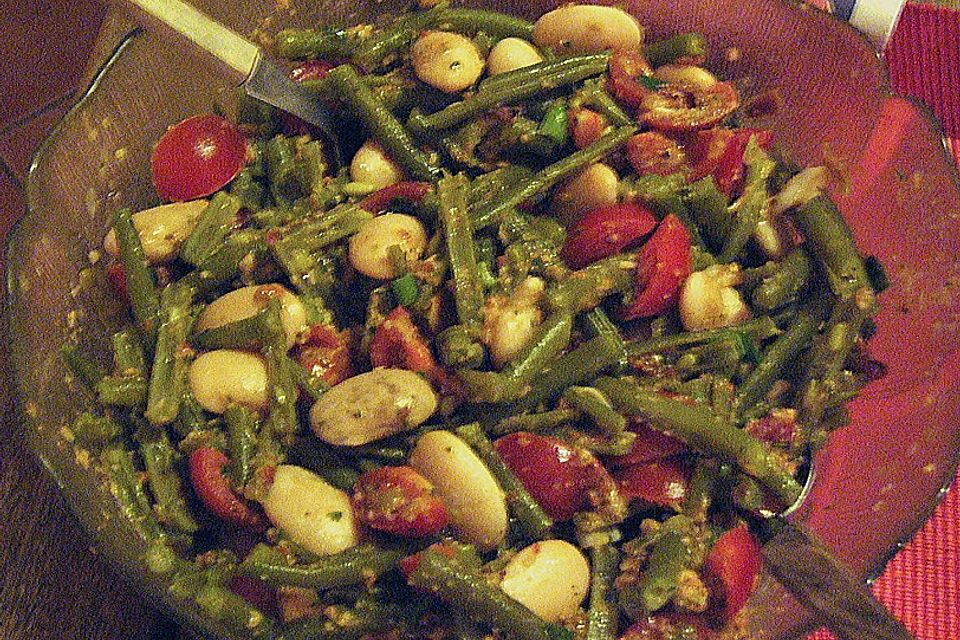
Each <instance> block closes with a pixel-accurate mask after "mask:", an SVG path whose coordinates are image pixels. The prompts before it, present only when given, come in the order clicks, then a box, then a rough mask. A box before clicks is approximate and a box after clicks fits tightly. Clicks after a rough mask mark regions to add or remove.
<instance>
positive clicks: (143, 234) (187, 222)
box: [103, 200, 207, 264]
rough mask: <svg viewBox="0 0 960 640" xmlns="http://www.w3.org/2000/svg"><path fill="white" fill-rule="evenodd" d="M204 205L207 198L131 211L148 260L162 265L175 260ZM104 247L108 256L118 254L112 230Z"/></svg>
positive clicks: (205, 205)
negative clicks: (135, 211)
mask: <svg viewBox="0 0 960 640" xmlns="http://www.w3.org/2000/svg"><path fill="white" fill-rule="evenodd" d="M206 208H207V201H206V200H191V201H189V202H172V203H170V204H162V205H160V206H159V207H153V208H151V209H144V210H143V211H138V212H137V213H135V214H133V226H134V227H135V228H136V230H137V234H138V235H139V236H140V244H142V245H143V253H144V255H145V256H146V258H147V262H149V263H150V264H162V263H164V262H170V261H171V260H173V259H175V258H176V257H177V253H178V252H179V251H180V245H182V244H183V241H184V240H186V239H187V236H189V235H190V232H191V231H193V228H194V227H195V226H197V219H198V218H199V217H200V214H202V213H203V210H204V209H206ZM103 248H104V249H106V251H107V253H109V254H110V255H114V256H117V255H120V247H119V246H117V234H116V232H115V231H114V230H113V229H110V231H108V232H107V235H106V237H105V238H104V239H103Z"/></svg>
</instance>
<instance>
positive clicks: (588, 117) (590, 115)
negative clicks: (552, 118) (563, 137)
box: [567, 107, 610, 149]
mask: <svg viewBox="0 0 960 640" xmlns="http://www.w3.org/2000/svg"><path fill="white" fill-rule="evenodd" d="M567 119H568V121H569V123H570V124H568V125H567V127H568V128H569V129H570V137H571V138H573V144H574V145H575V146H576V147H577V149H583V148H584V147H589V146H590V145H591V144H593V143H594V142H596V141H597V140H599V139H600V138H602V137H603V132H604V131H606V130H607V127H609V126H610V123H609V122H608V121H607V119H606V118H605V117H604V116H602V115H601V114H599V113H597V112H596V111H593V110H592V109H586V108H584V107H577V108H575V109H571V110H570V113H569V114H568V115H567Z"/></svg>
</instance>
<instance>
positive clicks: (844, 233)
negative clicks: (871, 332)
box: [791, 195, 870, 297]
mask: <svg viewBox="0 0 960 640" xmlns="http://www.w3.org/2000/svg"><path fill="white" fill-rule="evenodd" d="M791 215H792V217H793V220H794V221H795V222H796V223H797V227H798V228H799V229H800V233H802V234H803V237H804V240H805V245H806V246H807V247H809V249H810V253H811V254H813V257H814V259H815V260H816V261H817V263H819V264H820V266H821V267H822V268H823V270H824V272H825V273H826V274H827V278H828V280H829V282H830V289H831V290H832V291H833V293H834V295H836V296H838V297H844V296H849V295H851V294H853V293H854V292H856V291H857V290H859V289H862V288H864V287H870V278H869V277H868V276H867V270H866V267H864V265H863V260H862V259H861V257H860V253H859V252H858V251H857V246H856V245H855V244H854V241H853V234H852V233H850V228H849V227H848V226H847V223H846V221H845V220H844V219H843V216H842V215H841V213H840V211H839V209H837V205H836V204H834V202H833V200H831V199H830V197H829V196H827V195H820V196H817V197H816V198H813V199H812V200H810V201H809V202H807V203H806V204H804V205H802V206H800V207H797V208H796V209H794V210H793V211H792V212H791Z"/></svg>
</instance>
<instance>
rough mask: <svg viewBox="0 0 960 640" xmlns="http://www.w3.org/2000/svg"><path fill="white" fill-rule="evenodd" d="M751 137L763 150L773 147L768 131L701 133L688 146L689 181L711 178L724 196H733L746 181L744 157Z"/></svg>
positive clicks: (746, 130) (723, 130) (720, 130)
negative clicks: (690, 168) (709, 176)
mask: <svg viewBox="0 0 960 640" xmlns="http://www.w3.org/2000/svg"><path fill="white" fill-rule="evenodd" d="M751 137H756V139H757V144H759V145H760V147H761V148H763V149H769V148H770V146H771V145H772V144H773V132H772V131H768V130H766V129H723V128H716V129H709V130H707V131H698V132H697V133H696V136H695V137H694V139H693V142H692V144H690V145H689V146H688V151H689V154H690V158H691V165H692V168H693V170H692V172H691V174H690V181H691V182H693V181H696V180H699V179H700V178H704V177H706V176H708V175H712V176H713V178H714V181H715V182H716V183H717V188H718V189H719V190H720V192H721V193H723V194H724V195H726V196H729V195H730V194H732V193H733V191H734V189H735V188H736V187H737V186H738V185H739V184H740V182H741V180H742V179H743V171H744V165H743V156H744V153H745V152H746V150H747V144H748V143H749V142H750V138H751Z"/></svg>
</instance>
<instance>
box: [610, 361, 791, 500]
mask: <svg viewBox="0 0 960 640" xmlns="http://www.w3.org/2000/svg"><path fill="white" fill-rule="evenodd" d="M595 385H596V387H597V388H598V389H600V390H601V391H603V392H604V393H605V394H606V395H607V397H608V398H610V401H611V402H612V403H613V405H614V406H615V407H617V409H619V410H620V411H624V412H626V413H628V414H630V415H635V416H638V417H643V418H646V419H647V420H649V421H650V422H651V423H653V424H654V425H655V426H657V428H660V429H662V430H664V431H668V432H670V433H671V434H673V435H675V436H676V437H678V438H681V439H682V440H684V441H685V442H687V444H689V445H690V446H691V447H693V448H694V449H697V450H698V451H701V452H703V453H706V454H707V455H713V456H717V457H718V458H720V459H721V460H725V461H727V462H731V463H733V464H736V465H738V466H739V467H740V468H741V469H743V470H744V471H745V472H746V473H748V474H749V475H751V476H753V477H754V478H756V479H757V480H759V481H760V482H761V483H763V485H764V486H765V487H767V489H769V490H770V492H771V493H772V494H773V495H774V496H776V497H777V498H778V499H779V500H780V501H781V502H783V503H784V505H790V504H793V502H795V501H796V499H797V498H798V497H799V495H800V490H801V487H800V485H799V484H798V483H797V481H796V480H795V479H794V478H793V476H791V475H790V474H789V473H788V472H787V471H786V470H785V469H784V468H783V466H782V465H781V464H780V463H779V462H778V461H777V459H776V458H775V457H774V456H773V455H772V454H771V453H770V451H769V450H768V449H767V448H766V446H764V444H763V443H762V442H760V441H759V440H757V439H756V438H754V437H753V436H751V435H750V434H748V433H747V432H745V431H743V430H741V429H738V428H737V427H735V426H733V425H732V424H730V423H729V422H728V421H727V420H726V419H724V418H723V417H721V416H718V415H716V414H714V413H713V412H712V411H711V410H709V409H707V408H706V407H701V406H690V405H686V404H684V403H683V402H681V401H679V400H674V399H672V398H667V397H665V396H662V395H660V394H658V393H657V392H656V391H652V390H648V389H643V388H641V387H640V386H639V385H638V384H637V383H636V382H633V381H629V380H626V379H623V378H619V379H615V378H600V379H599V380H597V382H596V383H595Z"/></svg>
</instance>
